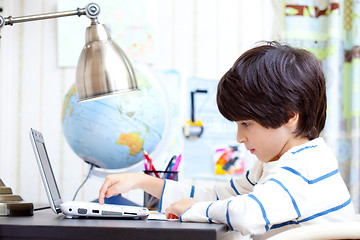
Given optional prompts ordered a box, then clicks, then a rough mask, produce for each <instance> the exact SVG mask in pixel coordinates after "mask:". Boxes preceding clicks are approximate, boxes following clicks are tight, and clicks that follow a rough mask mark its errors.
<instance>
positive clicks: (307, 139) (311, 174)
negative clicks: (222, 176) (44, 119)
mask: <svg viewBox="0 0 360 240" xmlns="http://www.w3.org/2000/svg"><path fill="white" fill-rule="evenodd" d="M217 104H218V107H219V110H220V112H221V114H222V115H223V116H224V117H225V118H227V119H228V120H230V121H235V122H236V123H237V127H238V132H237V141H238V142H239V143H244V144H245V146H246V148H247V149H248V150H249V151H250V152H251V153H252V154H254V155H255V156H256V157H257V159H258V160H259V161H258V162H257V163H255V165H254V167H253V168H252V169H251V170H249V171H247V173H246V174H245V175H244V176H243V177H242V178H241V179H232V180H231V181H230V182H229V183H228V184H226V185H224V186H215V187H213V188H208V189H205V188H199V187H196V188H195V187H194V186H187V185H184V184H181V183H179V182H174V181H163V180H161V179H157V178H153V177H150V176H147V175H144V174H140V173H137V174H123V175H110V176H108V177H107V178H106V180H105V182H104V184H103V186H102V188H101V190H100V194H99V202H100V203H103V202H104V197H105V196H106V197H110V196H113V195H115V194H118V193H122V192H126V191H129V190H131V189H135V188H140V189H143V190H144V191H146V192H149V193H150V194H152V195H154V196H155V197H158V198H160V199H161V200H160V209H159V211H163V210H164V209H166V211H165V214H166V216H167V217H168V218H177V217H179V218H180V221H196V222H216V223H225V224H227V225H228V226H229V228H230V229H231V230H235V231H237V232H239V233H237V234H238V235H239V234H241V235H248V234H251V235H252V236H253V237H254V238H257V239H261V238H267V237H269V236H271V235H274V234H276V233H279V232H282V231H285V230H287V229H290V228H294V227H299V226H305V225H311V224H318V223H326V222H334V221H350V220H353V217H354V214H355V213H354V209H353V206H352V202H351V198H350V194H349V192H348V190H347V188H346V186H345V184H344V182H343V179H342V178H341V176H340V173H339V170H338V165H337V160H336V158H335V157H334V155H333V154H332V153H331V150H330V149H329V147H328V146H327V145H326V143H325V142H324V140H323V139H322V138H321V137H319V134H320V132H321V131H322V130H323V128H324V125H325V119H326V87H325V78H324V74H323V72H322V70H321V65H320V63H319V61H318V60H317V59H316V58H315V56H313V55H312V54H311V53H309V52H307V51H305V50H301V49H296V48H292V47H290V46H287V45H281V44H279V43H277V42H268V43H267V44H264V45H261V46H258V47H255V48H253V49H250V50H248V51H247V52H245V53H244V54H243V55H241V56H240V57H239V59H238V60H237V61H236V62H235V64H234V65H233V67H232V68H231V69H230V70H229V71H228V72H227V73H226V74H225V75H224V76H223V77H222V79H221V80H220V82H219V85H218V92H217ZM193 161H196V159H193Z"/></svg>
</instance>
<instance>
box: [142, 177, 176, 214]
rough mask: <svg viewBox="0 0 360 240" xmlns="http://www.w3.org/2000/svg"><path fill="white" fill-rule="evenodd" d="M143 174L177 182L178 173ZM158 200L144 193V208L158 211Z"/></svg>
mask: <svg viewBox="0 0 360 240" xmlns="http://www.w3.org/2000/svg"><path fill="white" fill-rule="evenodd" d="M144 173H145V174H147V175H150V176H154V177H157V176H159V177H160V178H162V179H168V180H174V181H177V180H178V174H179V172H178V171H144ZM159 201H160V200H159V199H158V198H156V197H154V196H152V195H151V194H148V193H147V192H144V207H147V208H148V209H150V210H157V209H159Z"/></svg>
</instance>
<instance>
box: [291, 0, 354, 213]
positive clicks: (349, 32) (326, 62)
mask: <svg viewBox="0 0 360 240" xmlns="http://www.w3.org/2000/svg"><path fill="white" fill-rule="evenodd" d="M284 12H285V14H284V15H285V21H284V24H285V26H284V39H285V42H287V43H289V44H290V45H292V46H295V47H302V48H305V49H307V50H309V51H310V52H312V53H314V54H315V55H316V56H317V58H318V59H320V60H321V62H322V66H323V69H324V73H325V77H326V81H327V82H326V84H327V100H328V106H327V120H326V124H325V129H324V131H323V133H322V136H323V137H324V139H325V141H326V142H327V143H328V145H329V146H330V147H331V149H333V150H334V153H335V154H336V155H337V158H338V161H339V170H340V173H341V175H342V177H343V178H344V180H345V182H346V184H347V186H348V188H349V191H350V193H351V196H352V200H353V203H354V206H355V209H356V211H357V212H359V205H360V204H359V189H360V186H359V180H360V178H359V163H360V1H359V0H343V1H340V0H338V1H335V0H317V1H315V0H312V1H310V0H306V1H305V0H303V1H301V0H286V1H285V11H284Z"/></svg>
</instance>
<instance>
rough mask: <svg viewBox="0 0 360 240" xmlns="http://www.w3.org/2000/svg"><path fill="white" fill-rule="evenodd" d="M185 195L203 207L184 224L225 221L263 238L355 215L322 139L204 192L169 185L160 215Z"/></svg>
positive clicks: (195, 207) (189, 214) (196, 208)
mask: <svg viewBox="0 0 360 240" xmlns="http://www.w3.org/2000/svg"><path fill="white" fill-rule="evenodd" d="M184 197H193V198H195V199H197V200H198V201H199V203H196V204H195V205H193V206H192V207H191V208H190V209H188V210H187V211H186V212H185V213H183V214H182V215H181V216H180V221H184V222H185V221H186V222H189V221H190V222H215V223H225V224H227V225H228V226H229V228H230V229H231V230H233V231H238V232H240V233H241V234H242V235H247V234H251V235H253V236H254V238H259V239H261V238H265V237H269V236H271V235H274V234H275V233H279V232H282V231H284V230H287V229H290V228H294V227H299V226H305V225H312V224H318V223H327V222H336V221H352V220H353V219H354V217H355V211H354V208H353V205H352V202H351V197H350V194H349V192H348V189H347V187H346V185H345V183H344V181H343V179H342V177H341V176H340V173H339V169H338V164H337V160H336V158H335V156H334V155H333V153H332V151H331V149H330V148H329V147H328V146H327V145H326V143H325V142H324V140H323V139H322V138H317V139H314V140H312V141H309V142H307V143H305V144H303V145H300V146H296V147H293V148H292V149H290V150H289V151H287V152H286V153H285V154H283V156H281V158H280V159H279V160H277V161H273V162H268V163H262V162H260V161H258V162H257V163H255V165H254V167H253V168H252V169H251V170H249V171H247V172H246V174H244V175H243V176H242V178H240V179H232V180H231V181H230V182H228V183H227V184H226V185H221V186H215V187H213V188H203V187H195V186H191V185H184V184H182V183H179V182H174V181H166V182H165V186H164V190H163V195H162V197H161V200H160V211H165V209H166V208H167V207H168V206H169V205H170V204H171V203H173V202H175V201H177V200H180V199H182V198H184Z"/></svg>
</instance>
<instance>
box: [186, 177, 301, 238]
mask: <svg viewBox="0 0 360 240" xmlns="http://www.w3.org/2000/svg"><path fill="white" fill-rule="evenodd" d="M298 217H300V215H299V212H298V211H297V208H296V207H295V206H294V202H293V199H292V197H291V195H289V194H288V191H286V190H285V189H284V186H282V185H281V183H280V184H279V182H276V181H272V180H270V181H267V182H265V183H263V184H257V185H256V186H255V187H254V189H253V191H252V192H251V193H248V194H243V195H237V196H233V197H230V198H228V199H224V200H217V201H207V202H199V203H196V204H194V205H193V206H192V207H191V208H189V209H188V210H187V211H185V212H184V213H183V214H182V215H181V216H180V221H184V222H216V223H225V224H227V225H228V226H229V228H230V229H231V230H236V231H239V232H241V234H243V235H247V234H249V233H252V234H256V235H257V234H263V233H265V232H266V231H268V230H269V229H270V227H271V226H272V225H273V224H275V223H281V222H285V221H287V220H289V219H296V218H298Z"/></svg>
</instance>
